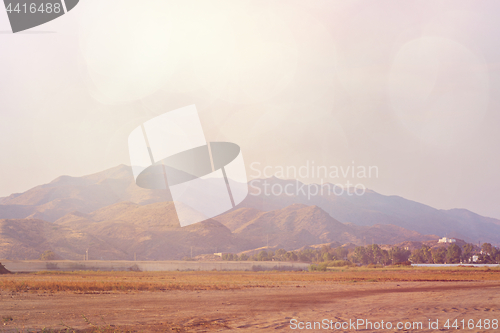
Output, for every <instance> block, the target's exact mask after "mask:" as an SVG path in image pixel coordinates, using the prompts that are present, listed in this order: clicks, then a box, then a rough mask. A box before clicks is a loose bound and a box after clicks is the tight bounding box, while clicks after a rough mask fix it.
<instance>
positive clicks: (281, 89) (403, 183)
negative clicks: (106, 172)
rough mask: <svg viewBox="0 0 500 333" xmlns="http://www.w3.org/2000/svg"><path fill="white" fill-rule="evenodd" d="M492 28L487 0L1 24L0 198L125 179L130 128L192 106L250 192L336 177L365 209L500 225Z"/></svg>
mask: <svg viewBox="0 0 500 333" xmlns="http://www.w3.org/2000/svg"><path fill="white" fill-rule="evenodd" d="M498 17H500V3H498V2H497V1H480V2H479V1H436V0H432V1H412V2H411V1H400V0H394V1H376V2H375V1H354V0H350V1H332V0H324V1H309V0H308V1H290V0H285V1H269V0H266V1H232V0H228V1H185V0H182V1H181V0H178V1H165V0H141V1H137V0H135V1H131V0H106V1H102V0H81V1H80V4H79V5H78V6H77V7H75V9H73V10H72V11H71V12H69V13H68V14H66V15H64V16H62V17H60V18H59V19H57V20H54V21H53V22H49V23H47V24H45V25H42V26H39V27H36V28H33V29H31V30H29V31H28V32H26V33H19V34H15V35H14V34H11V33H8V31H9V30H10V26H9V23H8V19H7V15H6V13H5V11H3V9H2V10H0V102H1V109H0V110H1V111H0V112H1V113H0V114H1V122H0V138H1V140H2V141H1V142H2V144H1V145H0V156H1V162H0V171H1V173H0V196H6V195H9V194H11V193H13V192H22V191H25V190H27V189H29V188H31V187H33V186H36V185H39V184H42V183H46V182H49V181H51V180H52V179H54V178H56V177H58V176H60V175H63V174H66V175H72V176H81V175H84V174H89V173H94V172H98V171H101V170H103V169H106V168H110V167H113V166H116V165H118V164H120V163H124V164H130V162H129V157H128V150H127V137H128V134H129V133H130V131H131V130H132V129H134V128H135V127H137V126H138V125H139V124H140V123H141V122H143V121H145V120H147V119H150V118H152V117H154V116H155V115H158V114H161V113H164V112H167V111H170V110H173V109H176V108H179V107H182V106H186V105H190V104H196V106H197V108H198V111H199V114H200V118H201V120H202V124H203V127H204V129H205V134H206V136H207V139H208V140H210V141H231V142H235V143H238V144H239V145H240V146H241V147H242V151H243V157H244V159H245V162H246V164H247V171H248V174H249V176H250V177H252V176H253V175H254V174H255V173H254V172H253V171H252V170H251V169H250V167H249V166H250V165H251V164H252V163H255V162H260V163H261V164H260V166H261V169H262V168H263V167H264V166H266V165H270V166H273V167H276V166H284V167H286V166H291V165H295V166H301V165H304V164H306V163H307V161H309V163H312V161H314V163H315V165H325V166H327V167H330V166H339V167H340V166H343V167H345V168H346V167H348V166H352V165H353V162H354V165H364V166H377V167H378V169H379V177H378V178H371V179H362V180H359V179H351V180H353V181H354V182H355V183H359V182H362V183H363V184H364V185H366V186H367V187H369V188H371V189H373V190H375V191H377V192H380V193H382V194H387V195H400V196H403V197H405V198H408V199H412V200H416V201H419V202H422V203H425V204H429V205H431V206H434V207H436V208H442V209H449V208H455V207H457V208H467V209H470V210H472V211H475V212H477V213H480V214H483V215H487V216H492V217H497V218H500V205H499V204H498V201H499V199H500V167H499V166H500V154H498V151H499V149H498V147H499V142H500V131H499V130H498V126H499V125H500V112H499V106H500V41H499V36H500V20H499V19H498ZM348 178H349V177H348ZM345 180H346V179H328V178H325V179H324V181H330V182H333V183H340V184H342V183H344V181H345ZM304 181H306V182H315V181H319V179H314V178H309V179H304Z"/></svg>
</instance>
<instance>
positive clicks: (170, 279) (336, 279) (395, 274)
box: [0, 267, 500, 293]
mask: <svg viewBox="0 0 500 333" xmlns="http://www.w3.org/2000/svg"><path fill="white" fill-rule="evenodd" d="M495 280H496V281H500V269H497V268H494V269H491V268H465V267H464V268H457V267H453V268H443V267H439V268H427V267H426V268H411V267H410V268H407V267H404V268H363V267H359V268H358V267H354V268H339V269H336V270H333V271H329V272H89V271H80V272H41V273H35V274H15V275H3V276H0V289H2V290H8V291H15V292H42V291H43V292H63V291H72V292H77V293H92V292H130V291H169V290H188V291H189V290H232V289H242V288H256V287H279V286H281V285H295V284H304V283H308V284H325V283H351V282H384V281H495Z"/></svg>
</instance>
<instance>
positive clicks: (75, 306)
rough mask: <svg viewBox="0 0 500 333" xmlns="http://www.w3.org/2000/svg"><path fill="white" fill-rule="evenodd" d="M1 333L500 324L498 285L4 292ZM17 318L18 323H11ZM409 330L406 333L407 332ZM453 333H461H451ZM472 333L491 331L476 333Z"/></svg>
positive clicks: (0, 305) (380, 284)
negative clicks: (329, 323) (301, 325)
mask: <svg viewBox="0 0 500 333" xmlns="http://www.w3.org/2000/svg"><path fill="white" fill-rule="evenodd" d="M0 316H1V317H2V318H7V319H3V320H2V323H1V324H0V325H2V326H0V331H4V332H10V331H12V332H16V331H17V330H19V331H27V329H30V331H32V330H33V329H38V330H40V329H42V328H44V327H47V328H53V329H63V328H64V327H71V328H73V329H76V330H79V329H89V328H92V325H95V326H97V327H99V329H105V328H112V329H121V330H126V331H129V330H131V331H141V332H165V331H177V332H206V331H209V332H210V331H224V332H232V331H238V332H255V331H263V332H292V331H298V330H292V329H291V324H290V321H291V320H292V319H297V320H298V321H299V322H304V325H306V324H307V322H314V321H317V322H319V321H322V320H323V319H327V320H328V321H330V320H332V321H333V323H334V324H335V322H337V321H338V322H343V321H347V322H348V321H349V319H351V320H356V319H368V320H370V321H371V322H376V321H378V322H380V321H381V320H384V322H385V323H386V322H387V321H390V322H391V323H393V324H394V325H396V323H397V322H403V323H404V322H422V323H423V326H422V329H415V330H413V329H409V330H406V331H412V332H435V331H437V330H436V329H429V328H428V323H429V319H431V321H432V322H435V321H436V320H439V329H440V330H441V331H448V330H447V329H445V328H443V324H444V323H445V322H446V320H447V319H452V320H454V319H457V318H458V320H461V319H465V320H466V322H467V320H469V319H474V320H475V321H477V320H479V319H482V320H484V319H490V320H492V319H500V283H499V282H397V283H396V282H371V283H370V282H365V283H335V284H310V285H300V286H282V287H275V288H267V287H266V288H251V289H244V290H227V291H166V292H137V293H99V294H75V293H69V292H63V293H55V294H50V293H40V294H33V293H12V292H5V291H3V292H2V293H1V301H0ZM10 317H12V320H10ZM304 331H308V332H313V331H314V332H317V331H324V332H332V331H339V332H342V331H343V332H354V331H365V332H372V331H377V332H394V331H396V330H395V329H394V328H393V329H390V330H388V329H384V330H382V329H380V330H375V329H366V327H364V326H361V327H359V328H358V330H354V329H352V327H351V328H350V329H344V330H342V329H340V330H335V329H328V330H320V329H316V330H304ZM403 331H405V330H400V332H403ZM453 331H456V330H455V329H453ZM468 331H469V332H483V331H484V332H490V331H491V332H493V331H495V330H492V329H486V330H485V329H484V328H482V329H476V328H475V329H473V330H468Z"/></svg>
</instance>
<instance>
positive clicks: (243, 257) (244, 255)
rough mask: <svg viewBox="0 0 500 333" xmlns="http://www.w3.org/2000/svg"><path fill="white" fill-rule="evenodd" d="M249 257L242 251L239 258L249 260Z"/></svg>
mask: <svg viewBox="0 0 500 333" xmlns="http://www.w3.org/2000/svg"><path fill="white" fill-rule="evenodd" d="M248 259H249V257H248V256H247V255H246V254H245V253H242V254H241V256H240V258H239V260H240V261H247V260H248Z"/></svg>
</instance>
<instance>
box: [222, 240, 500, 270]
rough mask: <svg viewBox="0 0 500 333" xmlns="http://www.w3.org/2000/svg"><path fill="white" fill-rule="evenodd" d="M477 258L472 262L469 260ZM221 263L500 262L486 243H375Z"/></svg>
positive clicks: (244, 257) (226, 255)
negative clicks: (413, 247)
mask: <svg viewBox="0 0 500 333" xmlns="http://www.w3.org/2000/svg"><path fill="white" fill-rule="evenodd" d="M474 256H477V258H475V259H477V260H476V261H473V257H474ZM222 260H226V261H301V262H311V263H326V262H333V261H343V262H349V263H352V264H361V265H369V264H376V265H377V264H378V265H393V264H401V263H406V264H409V263H410V262H411V263H413V264H426V263H427V264H445V263H446V264H458V263H477V264H498V263H500V250H499V249H497V248H496V247H494V246H492V245H491V244H490V243H484V244H482V246H481V248H479V247H477V246H475V245H473V244H469V243H467V244H465V245H464V246H463V247H462V248H461V247H460V246H458V245H457V244H455V243H452V244H450V245H448V246H438V247H434V248H431V247H429V246H427V245H423V246H422V247H421V248H420V249H416V250H414V251H409V250H407V249H405V248H401V247H397V246H394V247H392V248H391V249H389V250H385V249H382V248H381V247H380V246H379V245H378V244H372V245H367V246H357V247H355V248H354V249H351V250H348V249H347V248H345V247H341V246H339V247H336V248H331V247H330V246H327V245H325V246H322V247H321V248H309V249H304V250H296V251H286V250H284V249H278V250H276V251H272V250H268V251H266V250H261V251H259V252H258V253H255V254H253V255H247V254H244V253H243V254H241V255H237V254H233V253H224V254H223V255H222Z"/></svg>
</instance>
